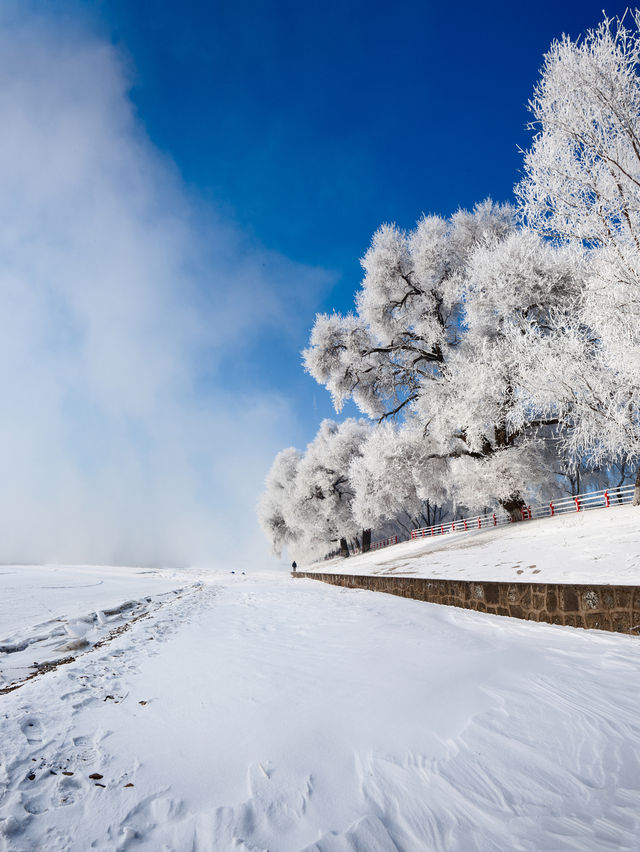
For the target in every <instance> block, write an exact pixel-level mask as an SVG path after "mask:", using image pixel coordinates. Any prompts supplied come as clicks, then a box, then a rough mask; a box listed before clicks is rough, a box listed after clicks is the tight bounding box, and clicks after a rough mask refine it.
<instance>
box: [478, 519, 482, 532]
mask: <svg viewBox="0 0 640 852" xmlns="http://www.w3.org/2000/svg"><path fill="white" fill-rule="evenodd" d="M478 529H479V530H481V529H482V521H481V520H480V518H478Z"/></svg>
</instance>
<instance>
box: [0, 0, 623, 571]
mask: <svg viewBox="0 0 640 852" xmlns="http://www.w3.org/2000/svg"><path fill="white" fill-rule="evenodd" d="M600 7H601V0H598V2H580V3H577V2H576V3H551V2H544V3H536V4H535V6H532V7H531V11H530V12H528V13H525V12H524V11H523V10H522V9H521V8H519V7H518V8H517V10H516V11H514V9H515V8H516V7H514V5H513V4H506V3H500V4H498V3H494V4H484V5H483V6H482V7H480V6H479V5H477V4H471V3H464V2H462V3H457V4H455V5H452V6H449V5H445V4H437V5H436V4H434V3H429V2H423V3H396V4H393V5H390V4H376V3H371V2H370V3H361V2H340V3H338V2H333V0H331V2H323V3H315V2H298V3H292V2H258V0H253V2H248V0H238V1H237V2H200V0H199V2H194V0H181V2H174V1H173V0H172V2H161V0H156V2H153V3H149V2H144V3H142V2H138V0H56V2H53V0H6V2H5V3H3V4H1V5H0V114H1V115H2V119H3V133H2V137H1V138H0V184H1V185H2V187H3V192H2V193H0V225H1V227H0V323H1V325H2V327H0V386H2V388H3V402H4V406H3V418H1V419H0V467H1V468H2V470H3V487H2V489H0V542H1V545H0V561H3V560H18V561H25V560H42V559H46V560H50V561H51V560H59V561H76V562H77V561H92V562H96V561H98V562H106V561H124V562H129V563H134V562H139V563H156V562H162V561H168V562H173V563H176V562H179V563H180V564H185V563H190V564H195V563H202V562H206V563H210V562H212V561H216V560H220V559H225V560H227V561H228V559H229V558H234V559H236V560H244V563H243V564H249V563H250V562H252V560H253V562H255V559H256V558H258V556H257V554H259V553H261V552H262V551H261V548H264V544H263V542H262V540H261V537H260V535H259V533H258V531H257V526H256V522H255V511H254V510H255V503H256V499H257V495H258V493H259V491H260V490H261V487H262V483H263V481H264V476H265V473H266V471H267V469H268V467H269V465H270V463H271V460H272V459H273V456H274V455H275V453H276V452H277V451H278V450H279V449H282V448H284V447H286V446H290V445H292V444H295V445H297V446H300V447H304V445H305V444H306V443H307V442H308V441H310V440H311V438H312V437H313V435H314V434H315V432H316V430H317V428H318V425H319V422H320V420H321V419H322V417H326V416H331V415H332V408H331V405H330V400H329V398H328V394H327V393H326V391H325V390H324V389H323V388H321V387H319V386H318V385H316V384H315V382H314V381H313V380H312V379H310V378H309V377H308V376H306V375H305V374H304V373H303V370H302V367H301V365H300V350H301V349H302V348H303V347H304V346H305V344H306V342H307V339H308V334H309V330H310V328H311V326H312V324H313V320H314V316H315V314H316V312H318V311H324V310H330V309H332V308H336V309H337V310H341V311H345V310H348V309H349V308H350V306H351V304H352V300H353V294H354V291H355V289H356V288H357V286H358V284H359V281H360V266H359V258H360V257H361V256H362V255H363V254H364V252H365V251H366V249H367V246H368V244H369V241H370V239H371V235H372V234H373V232H374V231H375V230H376V228H377V227H378V226H379V225H380V224H381V223H382V222H385V221H395V222H397V223H399V224H400V225H401V226H404V227H411V226H412V225H413V223H414V222H415V221H416V220H417V219H418V217H419V216H420V215H421V213H422V212H423V211H424V212H434V213H441V214H445V215H448V214H450V213H452V212H453V211H455V210H456V209H457V208H458V207H459V206H463V207H465V206H466V207H469V206H472V205H473V204H474V203H475V202H476V201H480V200H482V199H484V198H485V197H487V196H488V195H491V196H492V197H493V198H494V199H495V200H497V201H505V200H509V199H510V198H511V192H512V186H513V184H514V182H515V181H516V180H517V178H518V170H519V168H520V164H521V155H520V153H519V152H518V146H523V147H524V146H526V145H527V144H528V141H529V134H528V132H527V131H526V130H525V124H526V122H527V112H526V109H525V105H526V102H527V99H528V98H529V97H530V95H531V92H532V89H533V86H534V84H535V81H536V78H537V74H538V69H539V67H540V64H541V61H542V56H543V53H544V51H545V50H546V48H547V47H548V45H549V43H550V42H551V40H552V39H553V38H554V37H555V36H559V35H560V34H561V33H562V32H563V31H567V32H569V33H571V34H572V35H577V34H578V33H580V32H581V31H583V30H584V29H585V28H587V27H588V26H593V25H596V24H597V23H598V21H599V20H600V18H601V11H600ZM608 11H609V12H610V13H613V14H615V13H619V12H622V11H623V7H622V6H621V5H620V6H617V7H609V8H608ZM225 564H226V563H225Z"/></svg>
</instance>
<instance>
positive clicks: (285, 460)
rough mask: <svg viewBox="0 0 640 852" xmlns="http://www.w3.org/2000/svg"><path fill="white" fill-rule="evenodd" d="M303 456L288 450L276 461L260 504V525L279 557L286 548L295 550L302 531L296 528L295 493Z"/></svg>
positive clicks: (272, 466) (291, 449)
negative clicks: (293, 547) (292, 547)
mask: <svg viewBox="0 0 640 852" xmlns="http://www.w3.org/2000/svg"><path fill="white" fill-rule="evenodd" d="M301 459H302V453H300V452H299V451H298V450H296V449H295V447H289V448H288V449H286V450H282V451H281V452H279V453H278V455H277V456H276V457H275V459H274V461H273V464H272V465H271V468H270V470H269V473H268V474H267V477H266V480H265V490H264V491H263V493H262V494H261V496H260V499H259V501H258V522H259V524H260V526H261V527H262V531H263V532H264V534H265V536H266V538H267V540H268V542H269V544H270V545H271V548H272V550H273V552H274V553H276V554H277V555H278V556H279V555H280V554H281V553H282V550H283V548H285V547H291V546H294V545H295V544H296V543H297V542H298V541H300V540H301V539H302V537H303V530H302V529H301V528H300V527H296V526H294V523H295V517H296V513H295V510H294V493H295V485H296V478H297V475H298V467H299V465H300V461H301Z"/></svg>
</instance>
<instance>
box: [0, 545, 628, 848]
mask: <svg viewBox="0 0 640 852" xmlns="http://www.w3.org/2000/svg"><path fill="white" fill-rule="evenodd" d="M485 555H487V554H485ZM521 556H522V559H523V561H524V562H527V560H528V558H529V557H528V556H527V554H526V552H525V551H524V550H523V552H522V554H521ZM452 558H455V557H452ZM98 581H103V582H100V583H99V584H98ZM91 583H92V584H93V585H89V584H91ZM50 586H57V590H52V589H49V590H47V588H46V587H50ZM62 586H66V587H67V588H66V591H64V590H63V589H62ZM21 589H22V590H23V593H21ZM118 589H119V590H120V594H119V595H118ZM172 590H176V593H174V592H173V591H172ZM136 595H137V598H136ZM117 600H119V602H120V603H125V602H130V603H131V606H129V607H127V608H124V609H122V608H120V607H119V606H117V605H116V603H117ZM43 606H45V608H46V607H48V608H49V610H51V612H48V613H47V619H45V620H43V618H42V607H43ZM16 616H19V619H22V623H21V624H18V623H17V621H16ZM30 619H31V620H30ZM127 624H128V625H129V626H128V628H127V629H126V630H122V629H119V628H122V627H124V626H125V625H127ZM56 625H57V626H56ZM83 625H84V626H83ZM60 628H63V630H64V632H65V634H66V635H69V636H71V637H74V636H75V637H78V636H80V638H82V639H84V640H85V644H84V645H83V646H82V647H81V648H80V649H79V650H77V651H76V652H75V656H76V659H75V661H73V662H71V663H68V664H65V665H60V666H59V667H58V668H55V669H53V670H49V671H44V672H43V673H42V674H40V675H39V676H37V677H35V678H33V679H31V680H28V681H27V682H25V683H24V685H23V686H22V687H20V688H18V689H16V690H15V691H13V692H9V693H6V694H0V849H2V850H10V851H11V852H27V850H29V852H31V850H47V852H56V851H57V850H74V851H75V850H79V851H80V850H81V852H86V850H90V849H97V850H128V849H131V850H149V851H150V852H151V850H153V852H160V850H176V852H184V850H196V852H199V850H222V851H223V852H226V850H245V852H248V850H251V852H255V850H267V849H268V850H272V852H277V850H283V852H284V850H307V852H310V850H313V852H378V850H380V852H387V850H434V852H436V850H443V852H444V850H446V852H474V850H478V852H491V850H496V852H497V850H500V852H504V850H532V852H533V850H535V851H536V852H539V850H551V852H556V850H557V852H560V850H580V852H589V850H593V852H603V851H604V850H637V848H638V837H640V714H639V713H638V706H639V701H638V699H639V689H638V684H639V683H640V644H639V640H638V639H637V638H636V637H632V636H622V635H618V634H607V633H602V632H598V631H585V630H575V629H572V628H568V627H556V626H551V625H546V624H535V623H530V622H523V621H517V620H514V619H509V618H501V617H497V616H488V615H482V614H479V613H474V612H470V611H466V610H459V609H453V608H449V607H439V606H436V605H432V604H425V603H421V602H418V601H411V600H406V599H402V598H397V597H393V596H391V595H384V594H379V593H374V592H366V591H360V590H348V589H342V588H338V587H335V586H330V585H326V584H323V583H319V582H317V581H314V580H307V579H292V578H290V577H288V576H286V575H282V574H278V573H276V572H269V571H266V570H265V571H263V572H258V571H256V572H255V573H252V574H246V575H243V574H240V573H235V574H231V573H230V571H228V572H218V573H205V572H199V573H197V574H196V573H195V572H186V571H185V572H177V571H157V572H151V573H150V572H144V573H143V572H140V571H139V570H136V569H120V568H119V569H110V568H63V567H58V568H55V567H40V568H26V567H15V568H11V569H10V568H8V567H7V568H3V569H1V570H0V644H2V645H3V646H6V647H5V650H4V651H2V652H0V670H1V671H2V675H3V682H2V683H0V688H2V686H5V688H6V686H7V685H8V684H9V683H11V682H13V681H15V680H19V679H20V678H23V677H24V675H25V671H26V670H27V669H25V666H27V667H28V666H29V665H31V664H32V663H33V662H39V663H43V662H45V661H51V660H53V659H56V658H58V659H59V658H60V657H63V656H65V654H67V655H68V651H63V650H61V648H60V646H61V645H62V646H64V644H65V643H64V641H63V639H64V637H63V636H62V634H59V635H57V636H54V635H53V634H55V633H56V631H59V629H60ZM29 639H31V640H32V641H30V642H29V641H28V640H29ZM101 640H105V641H103V643H102V644H98V645H96V642H100V641H101ZM72 641H73V640H72ZM25 642H27V645H26V646H25V647H23V649H22V650H18V648H19V647H21V646H24V643H25ZM25 653H27V654H30V656H31V659H29V660H26V659H22V661H21V663H20V665H16V664H14V663H12V662H11V660H12V658H13V657H15V655H17V654H22V655H24V654H25ZM96 774H97V775H98V776H101V777H94V778H91V775H96Z"/></svg>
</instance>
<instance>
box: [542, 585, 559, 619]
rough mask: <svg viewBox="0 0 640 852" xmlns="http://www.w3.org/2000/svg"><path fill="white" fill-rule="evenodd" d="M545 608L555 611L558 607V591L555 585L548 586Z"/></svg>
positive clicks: (548, 610)
mask: <svg viewBox="0 0 640 852" xmlns="http://www.w3.org/2000/svg"><path fill="white" fill-rule="evenodd" d="M545 608H546V610H547V612H548V613H552V612H555V611H556V610H557V609H558V592H557V590H556V588H555V586H549V587H548V588H547V599H546V601H545Z"/></svg>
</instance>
